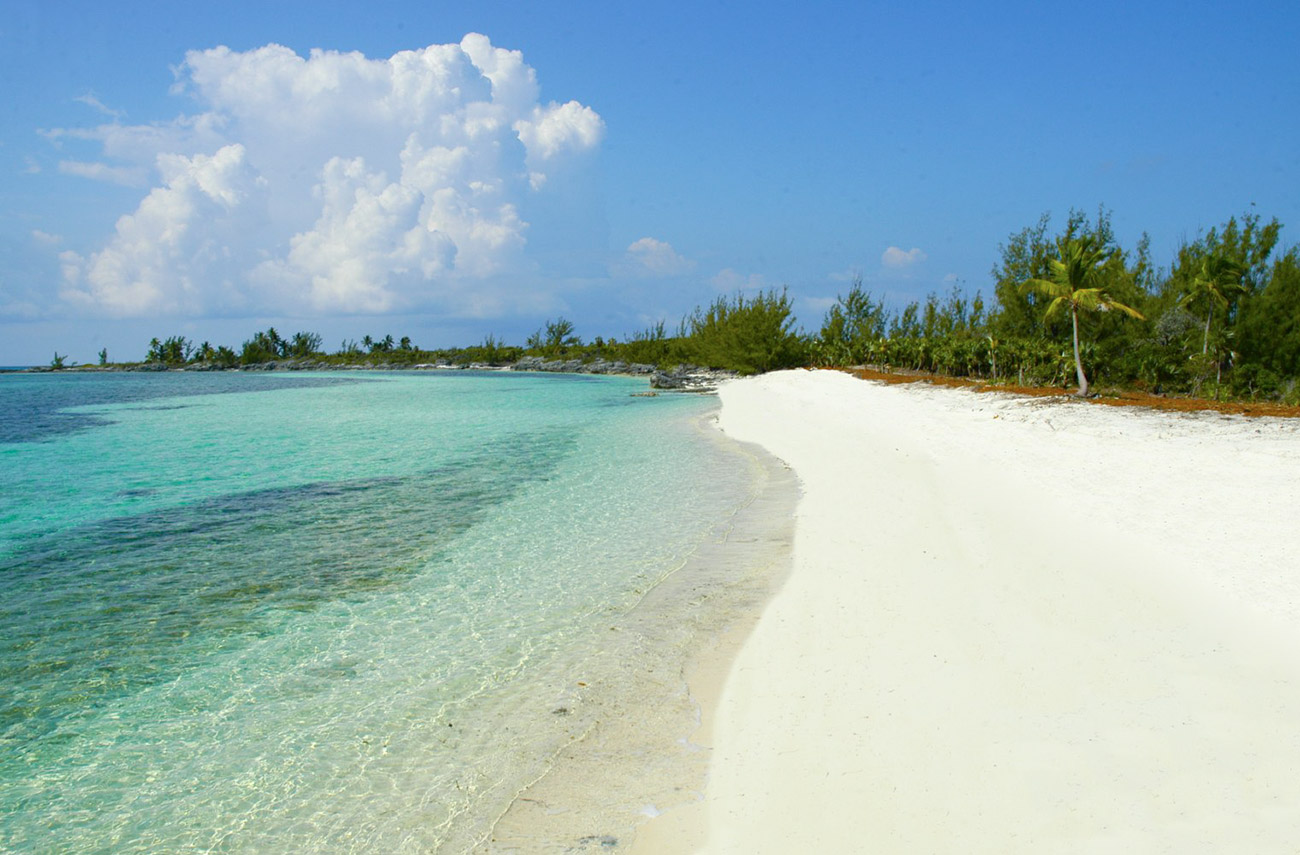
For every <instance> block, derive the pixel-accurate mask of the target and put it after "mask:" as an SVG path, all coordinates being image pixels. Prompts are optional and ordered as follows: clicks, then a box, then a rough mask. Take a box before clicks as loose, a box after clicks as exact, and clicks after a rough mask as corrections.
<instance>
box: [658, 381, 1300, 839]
mask: <svg viewBox="0 0 1300 855" xmlns="http://www.w3.org/2000/svg"><path fill="white" fill-rule="evenodd" d="M721 396H722V401H723V408H722V412H721V416H720V423H721V426H722V428H723V430H725V431H726V432H727V433H728V434H730V435H732V436H734V437H736V438H738V439H741V440H746V441H752V442H756V443H758V444H760V445H762V446H764V447H765V448H767V449H768V450H769V451H770V452H772V453H773V454H775V455H776V456H778V457H779V458H781V459H783V460H784V461H786V462H787V463H788V464H789V465H790V466H792V467H793V469H794V470H795V472H796V473H797V475H798V476H799V478H800V479H801V481H802V483H803V487H804V496H803V499H802V500H801V502H800V504H799V507H798V511H797V519H796V526H795V538H794V569H793V572H792V574H791V576H790V578H789V580H788V581H787V582H786V584H785V586H784V587H783V588H782V590H781V591H780V593H779V594H778V595H777V596H776V598H775V599H774V600H773V601H772V602H771V603H770V604H769V606H768V607H767V609H766V610H765V611H764V613H763V615H762V617H761V619H760V620H759V621H758V624H757V626H756V627H755V629H754V631H753V633H752V634H751V635H750V637H749V638H748V640H747V641H746V642H745V643H744V645H743V647H742V649H741V651H740V653H739V655H738V658H737V659H736V660H735V662H734V663H733V665H732V667H731V670H730V673H729V676H727V678H726V682H725V685H724V687H723V690H722V694H721V698H720V700H719V701H718V704H717V708H716V710H714V711H713V715H712V716H710V720H711V721H712V727H711V733H709V734H705V735H703V739H702V741H704V742H706V743H710V744H711V745H712V751H713V757H712V760H711V763H710V773H709V776H710V777H709V783H708V787H707V793H706V796H705V799H704V801H703V802H702V803H701V804H700V805H697V806H695V807H694V808H688V809H685V810H684V811H682V812H680V813H679V814H678V815H677V816H676V817H673V816H672V815H671V814H670V815H668V816H666V817H663V818H660V819H657V820H655V821H653V822H650V823H648V824H647V826H645V827H644V829H643V833H642V834H639V835H638V841H637V843H638V846H637V849H638V851H659V852H673V851H681V852H688V851H704V852H708V853H747V854H748V853H760V852H771V853H790V852H888V853H892V852H899V853H920V852H962V853H972V852H989V853H1009V852H1034V853H1040V852H1178V853H1186V852H1296V851H1300V549H1297V543H1298V542H1300V537H1298V535H1300V526H1298V525H1297V515H1298V514H1300V424H1296V423H1293V422H1282V421H1248V420H1245V419H1241V418H1236V417H1224V416H1216V415H1204V416H1202V415H1198V416H1195V417H1187V416H1177V415H1169V414H1162V413H1153V412H1147V411H1133V410H1115V409H1112V408H1103V407H1095V406H1089V405H1087V404H1084V403H1081V402H1070V403H1063V402H1044V401H1041V400H1025V399H1015V398H1010V397H1003V396H993V395H978V394H975V393H972V392H965V391H953V390H943V389H932V388H928V387H918V386H912V387H884V386H879V385H875V384H871V383H866V382H863V381H859V380H855V379H852V378H849V377H847V376H845V375H841V374H837V373H833V372H804V371H799V372H783V373H779V374H773V375H767V376H764V377H761V378H757V379H750V380H744V381H738V382H735V383H731V384H728V385H726V386H725V387H724V388H723V389H722V390H721Z"/></svg>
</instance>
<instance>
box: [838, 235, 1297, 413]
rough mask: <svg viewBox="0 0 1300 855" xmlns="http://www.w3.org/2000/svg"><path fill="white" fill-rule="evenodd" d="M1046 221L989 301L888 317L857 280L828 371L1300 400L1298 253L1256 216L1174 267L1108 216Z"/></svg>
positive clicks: (947, 300)
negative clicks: (1159, 261)
mask: <svg viewBox="0 0 1300 855" xmlns="http://www.w3.org/2000/svg"><path fill="white" fill-rule="evenodd" d="M1050 225H1051V221H1050V218H1049V217H1048V216H1047V215H1044V216H1043V217H1041V218H1040V219H1039V221H1038V222H1037V223H1035V224H1034V225H1032V226H1029V227H1027V228H1025V229H1022V230H1021V231H1019V232H1016V233H1014V234H1012V235H1011V236H1010V238H1009V239H1008V241H1007V242H1006V243H1005V244H1003V245H1002V246H1001V247H1000V252H999V254H1000V260H999V262H998V263H997V264H995V265H994V267H993V270H992V278H993V281H994V293H993V305H992V306H990V307H986V306H985V304H984V301H983V298H982V296H981V294H979V293H976V294H975V296H974V297H973V298H971V299H969V300H968V299H967V297H966V295H964V294H963V293H962V292H961V291H959V290H957V289H954V290H953V291H952V292H951V293H950V294H948V295H945V296H943V297H940V296H938V295H934V294H931V295H930V296H928V297H927V298H926V299H925V301H924V302H919V303H913V304H911V305H909V306H907V307H906V308H904V309H903V310H902V311H901V312H890V311H888V310H887V309H886V308H885V307H884V306H882V305H881V304H880V303H879V302H877V301H876V300H874V299H873V298H872V296H871V295H870V294H869V293H868V292H866V291H865V290H864V289H863V288H862V283H861V281H857V282H855V283H854V285H853V287H852V288H850V289H849V292H848V294H847V295H842V296H840V297H839V298H838V300H837V301H836V303H835V305H834V306H832V307H831V309H830V310H829V311H828V313H827V315H826V319H825V321H824V323H823V324H822V328H821V331H820V333H819V334H818V335H817V336H816V338H815V340H814V341H813V343H812V350H813V360H814V361H815V362H817V363H819V364H823V365H852V364H872V365H877V366H880V367H885V368H894V369H908V370H914V371H927V372H934V373H938V374H946V375H952V376H960V377H972V378H981V379H986V380H990V381H994V382H1003V383H1015V384H1018V385H1040V386H1041V385H1049V386H1062V387H1065V386H1067V385H1073V386H1075V387H1076V391H1077V392H1078V393H1079V394H1086V393H1087V392H1088V390H1089V389H1090V388H1093V387H1095V386H1097V385H1102V386H1107V387H1112V388H1141V389H1146V390H1149V391H1152V392H1156V393H1173V394H1187V395H1194V396H1203V397H1214V398H1222V397H1234V398H1249V399H1252V400H1256V399H1269V400H1285V401H1288V402H1293V403H1294V402H1297V399H1298V398H1300V391H1298V390H1297V384H1296V380H1297V378H1300V250H1298V249H1297V248H1296V247H1292V248H1290V249H1289V250H1286V251H1284V252H1280V253H1279V252H1276V250H1277V247H1278V240H1279V237H1280V232H1281V225H1280V224H1279V223H1278V221H1277V220H1276V219H1273V220H1270V221H1268V222H1263V221H1262V220H1261V219H1260V218H1259V217H1258V216H1257V215H1255V214H1251V213H1247V214H1245V215H1243V216H1242V217H1240V218H1237V217H1232V218H1229V219H1228V221H1227V222H1226V223H1224V224H1223V225H1222V226H1216V227H1215V228H1212V229H1210V230H1209V232H1207V233H1206V234H1204V235H1201V236H1199V237H1197V238H1196V239H1195V240H1193V241H1185V242H1184V243H1183V244H1182V246H1180V247H1179V249H1178V251H1177V254H1176V256H1175V258H1174V259H1173V260H1172V262H1171V264H1170V265H1169V267H1168V268H1167V269H1165V268H1158V267H1156V265H1155V264H1154V262H1153V261H1152V259H1151V254H1150V247H1149V240H1148V238H1147V237H1146V236H1145V235H1144V236H1143V237H1142V238H1141V239H1140V240H1139V241H1138V242H1137V244H1136V245H1135V246H1134V247H1133V248H1132V249H1124V248H1123V247H1121V246H1120V245H1119V244H1118V242H1117V241H1116V239H1115V235H1114V231H1113V229H1112V227H1111V220H1110V214H1109V213H1108V212H1107V211H1106V210H1104V209H1103V210H1100V211H1099V212H1098V213H1097V214H1096V216H1095V217H1093V218H1091V219H1089V218H1088V217H1087V216H1086V215H1084V214H1083V213H1081V212H1078V211H1072V212H1071V213H1070V216H1069V218H1068V219H1067V221H1066V222H1065V224H1064V226H1063V228H1062V229H1061V230H1060V231H1059V232H1057V233H1055V234H1052V233H1050V231H1049V229H1050Z"/></svg>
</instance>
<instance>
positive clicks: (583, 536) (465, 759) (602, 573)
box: [0, 372, 756, 853]
mask: <svg viewBox="0 0 1300 855" xmlns="http://www.w3.org/2000/svg"><path fill="white" fill-rule="evenodd" d="M644 389H645V382H644V380H635V379H630V378H597V377H584V376H573V375H560V376H556V375H546V376H535V375H527V374H522V373H520V374H516V373H482V374H479V373H473V372H413V373H400V372H399V373H390V372H383V373H348V374H343V373H331V374H314V375H310V374H286V373H280V374H274V373H266V374H245V373H220V374H191V373H185V374H178V373H165V374H62V375H60V374H34V375H26V374H10V375H0V851H4V852H19V853H28V852H31V853H36V852H78V853H97V852H103V853H145V852H148V853H156V852H169V853H173V852H175V853H181V852H295V853H309V852H330V853H334V852H358V853H360V852H367V853H370V852H392V853H396V852H428V851H435V850H438V849H439V848H440V847H443V848H444V849H445V850H446V851H459V850H460V849H462V848H464V847H466V846H468V845H469V844H471V843H473V842H474V841H476V840H479V839H481V838H482V836H483V835H485V834H486V833H487V831H488V830H490V828H491V824H492V821H493V820H494V819H495V818H496V817H497V816H499V815H500V814H501V812H502V811H503V810H504V809H505V808H506V807H507V806H508V805H509V804H510V802H511V800H512V799H513V798H514V797H515V795H516V794H517V793H518V792H519V791H520V789H521V788H522V787H523V786H524V785H526V784H527V783H529V782H530V781H532V780H534V779H536V778H537V777H538V776H539V775H541V774H542V773H544V772H545V771H546V770H547V768H548V767H549V765H550V764H551V763H552V761H553V758H554V757H555V755H556V753H557V751H559V749H560V748H562V747H563V746H565V745H567V744H569V743H571V742H572V740H574V739H575V735H576V734H577V733H579V732H580V731H581V730H582V729H583V728H585V727H589V726H590V724H591V721H590V713H585V712H584V710H585V709H586V707H585V706H584V704H585V703H586V701H587V700H589V698H588V694H589V693H590V692H592V691H595V690H594V689H592V688H591V687H592V686H593V685H596V684H601V685H607V684H609V683H611V682H612V683H616V682H617V681H605V683H603V684H602V683H601V681H600V675H599V674H598V673H596V672H595V671H593V670H592V669H593V668H596V667H597V666H596V665H594V664H592V663H591V662H589V661H588V659H589V657H590V652H591V651H592V650H594V649H597V648H600V649H602V650H607V648H608V645H609V644H610V642H609V640H608V639H609V637H610V636H611V635H612V634H611V632H610V629H611V625H612V624H616V623H618V622H619V621H620V620H621V619H622V617H623V616H625V615H627V614H628V613H629V612H630V611H632V610H633V609H635V608H636V607H637V606H638V603H639V602H641V600H642V598H643V597H644V595H645V594H646V592H647V591H648V590H650V589H651V588H652V587H653V586H655V585H656V583H658V582H660V580H663V579H664V578H665V577H667V576H669V575H670V574H672V573H673V571H675V570H676V569H677V568H679V567H680V566H682V564H683V562H684V561H686V560H687V558H688V556H689V555H690V554H691V553H692V551H693V550H695V549H696V548H697V547H698V546H699V545H700V544H701V543H704V542H707V541H709V540H710V538H716V536H717V532H718V530H719V527H720V526H721V525H723V524H724V523H725V520H726V519H727V518H728V517H729V515H730V514H732V513H733V512H734V511H735V510H736V509H737V508H739V507H740V506H742V505H743V504H744V503H745V502H747V501H748V500H749V499H750V498H751V496H752V491H753V489H754V483H755V478H756V474H755V469H754V465H753V461H752V460H750V459H748V458H746V457H745V456H744V455H742V454H738V453H736V452H735V451H732V450H728V448H727V446H726V444H725V443H723V442H721V441H720V440H719V438H718V437H717V436H716V432H714V431H711V430H709V429H707V428H706V427H705V426H704V425H703V422H704V420H705V419H706V418H707V416H708V414H709V413H710V412H711V411H712V409H713V408H715V407H716V400H714V399H711V398H707V397H696V396H670V395H662V396H659V397H654V398H648V397H637V396H634V395H633V394H632V393H634V392H637V391H642V390H644ZM666 619H671V616H667V618H666ZM607 658H608V657H607ZM631 690H632V689H629V691H631ZM605 701H606V708H609V703H608V701H609V699H608V698H606V699H605ZM584 716H586V718H584Z"/></svg>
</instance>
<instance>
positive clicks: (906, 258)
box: [880, 246, 926, 268]
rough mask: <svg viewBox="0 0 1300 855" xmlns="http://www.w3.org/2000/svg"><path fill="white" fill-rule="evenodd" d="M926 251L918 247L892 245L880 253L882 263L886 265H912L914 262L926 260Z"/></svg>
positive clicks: (918, 262)
mask: <svg viewBox="0 0 1300 855" xmlns="http://www.w3.org/2000/svg"><path fill="white" fill-rule="evenodd" d="M925 258H926V256H925V253H924V252H922V251H921V250H919V249H917V248H916V247H912V248H911V249H906V250H905V249H903V248H901V247H897V246H891V247H890V248H889V249H887V250H885V251H884V252H883V253H881V255H880V263H881V264H883V265H885V266H886V267H894V268H901V267H911V266H912V265H914V264H920V263H921V262H922V261H925Z"/></svg>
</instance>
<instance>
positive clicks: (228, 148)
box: [48, 34, 671, 316]
mask: <svg viewBox="0 0 1300 855" xmlns="http://www.w3.org/2000/svg"><path fill="white" fill-rule="evenodd" d="M177 81H178V82H177V84H176V86H175V87H174V91H175V92H176V93H178V94H185V95H188V96H190V97H192V98H193V99H194V100H195V101H196V102H197V103H198V104H199V105H200V106H201V110H202V112H200V113H198V114H196V115H190V116H184V117H182V118H180V119H178V120H176V121H174V122H171V123H165V124H153V125H137V126H125V125H121V124H119V123H114V124H111V125H105V126H103V127H100V128H97V129H95V130H93V131H52V132H50V133H49V134H48V135H49V136H50V137H51V138H52V139H55V140H57V139H59V138H61V137H66V138H77V139H81V140H85V139H90V140H93V141H95V142H98V143H99V144H100V145H101V146H102V148H103V153H104V156H105V158H107V159H109V160H111V161H113V163H81V162H73V161H68V162H65V164H63V165H61V166H60V169H61V171H64V172H67V173H71V174H78V175H85V176H87V177H92V178H100V179H105V180H119V181H122V182H124V181H125V180H126V179H127V178H134V177H135V176H138V175H142V174H143V175H147V176H150V179H149V183H151V184H153V185H154V186H153V188H152V189H151V190H150V192H149V193H148V195H147V196H146V197H145V198H144V200H143V201H142V202H141V203H140V205H139V207H138V208H137V209H136V210H135V211H134V212H131V213H129V214H127V215H125V216H123V217H121V218H120V219H119V220H118V223H117V227H116V231H115V233H114V235H113V237H112V238H111V239H110V240H109V241H108V243H107V244H106V245H104V246H103V247H101V248H99V249H98V250H97V251H92V252H89V253H86V254H85V255H84V256H83V255H78V254H76V253H71V252H69V253H64V255H63V256H62V261H63V266H64V271H65V287H64V290H63V292H62V294H63V297H64V298H65V300H67V301H68V302H70V303H72V304H75V305H77V306H79V307H82V308H84V309H86V310H87V311H100V312H107V313H109V314H113V315H120V316H128V315H149V314H156V313H163V312H170V313H222V314H229V313H241V312H250V313H251V312H270V311H276V310H286V309H293V310H295V311H301V310H303V309H304V308H308V309H310V310H311V311H313V312H316V313H320V314H325V313H353V312H384V311H389V310H394V309H404V308H416V307H440V308H443V309H445V310H451V311H458V310H460V309H464V310H465V311H466V312H469V313H472V312H475V311H478V310H479V308H481V305H482V297H481V294H482V292H485V291H486V292H494V291H495V290H499V280H501V279H502V278H503V277H507V276H510V275H516V276H517V275H519V274H520V273H524V272H535V271H534V270H533V267H532V262H531V260H530V259H529V258H528V257H527V252H526V248H527V244H528V236H529V234H530V232H535V231H536V230H537V229H539V228H541V229H545V228H552V227H554V228H562V227H563V225H562V223H561V222H560V219H559V218H558V217H556V218H551V219H553V220H554V222H551V221H550V220H548V217H547V211H548V209H547V202H546V199H547V194H548V191H549V188H548V186H547V184H548V181H563V180H564V178H565V176H568V175H570V174H572V170H575V169H579V170H580V169H581V168H582V166H583V164H584V163H585V158H584V157H583V155H584V154H585V153H587V152H590V151H592V150H593V149H595V148H597V147H598V146H599V143H600V141H601V138H602V136H603V133H604V123H603V122H602V120H601V118H600V116H599V115H597V114H596V113H595V112H594V111H593V110H592V109H591V108H589V107H586V106H583V105H581V104H578V103H577V102H573V101H570V102H568V103H563V104H558V103H554V102H552V103H546V104H543V103H541V102H540V101H539V86H538V83H537V79H536V74H535V73H534V71H533V69H532V68H530V67H529V66H528V65H527V64H526V63H525V62H524V60H523V56H522V54H520V53H519V52H518V51H509V50H503V49H501V48H497V47H494V46H493V45H492V44H491V42H490V41H489V40H488V39H487V38H486V37H485V36H481V35H476V34H471V35H468V36H466V37H465V38H464V39H463V40H462V41H461V42H460V43H459V44H450V45H431V46H429V47H426V48H423V49H420V50H414V51H403V52H400V53H397V54H395V55H393V56H392V57H389V58H388V59H370V58H367V57H365V56H363V55H361V54H359V53H338V52H333V51H321V50H315V51H312V52H311V53H310V54H309V55H308V56H306V57H302V56H299V55H297V54H296V53H294V52H293V51H292V50H289V49H288V48H285V47H281V46H279V45H267V46H265V47H261V48H257V49H255V50H250V51H245V52H240V51H233V50H230V49H229V48H225V47H218V48H213V49H211V50H205V51H192V52H190V53H189V54H187V56H186V58H185V62H184V63H183V64H182V65H181V67H180V68H179V69H178V70H177ZM92 106H93V105H92ZM665 246H666V245H665ZM669 250H670V251H671V248H669ZM494 280H498V281H497V284H494Z"/></svg>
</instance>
